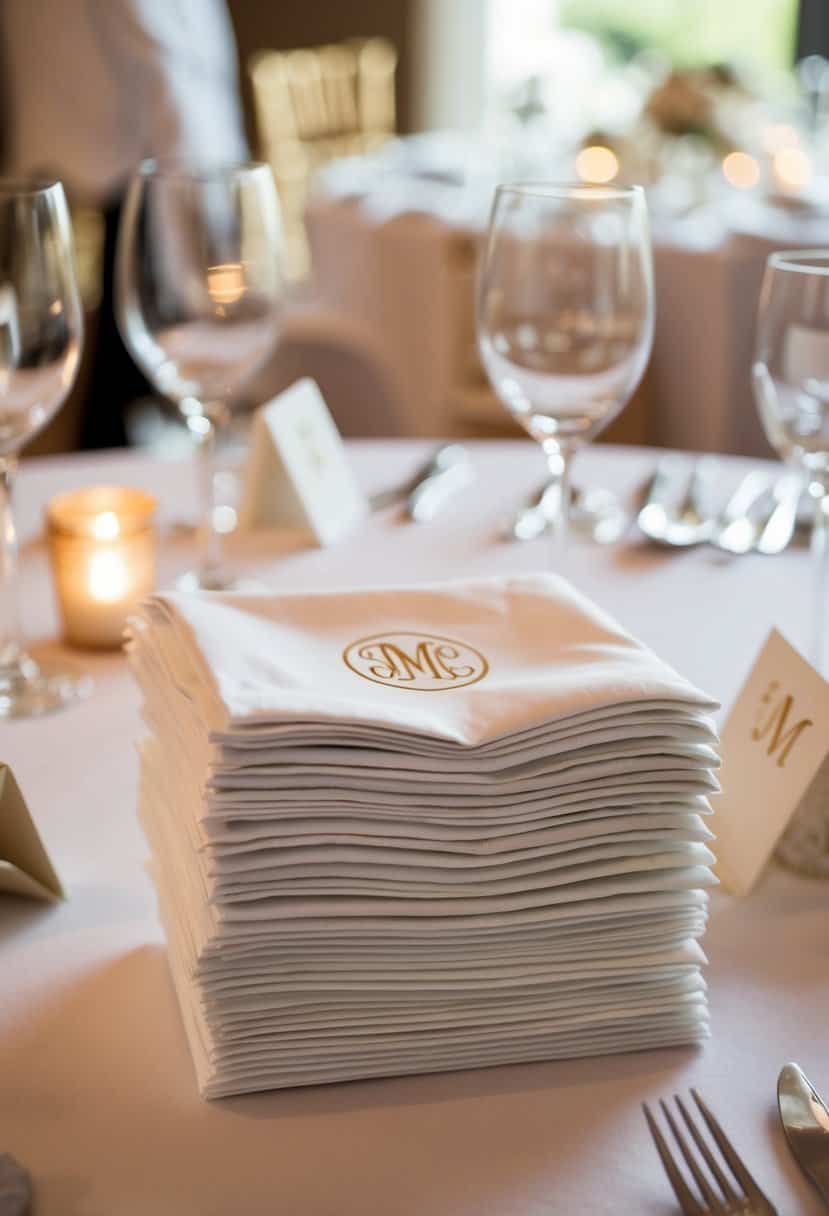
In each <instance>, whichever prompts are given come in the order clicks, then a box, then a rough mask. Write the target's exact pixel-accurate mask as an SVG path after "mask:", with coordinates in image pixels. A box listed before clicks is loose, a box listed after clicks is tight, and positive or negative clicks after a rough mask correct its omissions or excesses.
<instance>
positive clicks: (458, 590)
mask: <svg viewBox="0 0 829 1216" xmlns="http://www.w3.org/2000/svg"><path fill="white" fill-rule="evenodd" d="M128 649H129V654H130V658H131V661H132V664H133V668H134V671H135V674H136V677H137V679H138V681H139V683H140V685H141V687H142V689H143V692H144V706H143V716H144V719H145V722H146V724H147V727H148V729H149V732H150V737H149V738H148V739H147V740H145V742H144V743H143V744H142V746H141V783H140V806H139V811H140V818H141V821H142V824H143V827H144V830H145V832H146V835H147V838H148V841H149V843H150V848H151V852H152V855H153V861H152V866H151V869H152V874H153V877H154V880H155V883H156V887H157V890H158V897H159V907H160V912H161V918H162V921H163V924H164V927H165V931H166V934H167V939H168V943H169V951H170V962H171V970H172V974H173V979H174V983H175V987H176V991H177V994H178V998H179V1004H180V1006H181V1010H182V1016H183V1019H184V1023H185V1027H186V1030H187V1035H188V1039H189V1042H190V1047H191V1051H192V1054H193V1059H194V1062H195V1066H196V1072H197V1076H198V1081H199V1086H200V1088H201V1090H202V1092H203V1093H204V1094H205V1095H207V1096H209V1097H216V1096H220V1095H223V1094H229V1093H241V1092H245V1091H247V1090H255V1089H262V1088H268V1087H279V1086H285V1085H296V1084H303V1083H309V1084H310V1083H319V1082H328V1081H337V1080H345V1079H348V1078H351V1077H366V1076H380V1075H393V1074H403V1073H407V1072H421V1071H427V1070H442V1069H449V1068H461V1067H472V1066H480V1065H488V1064H495V1063H506V1062H509V1061H513V1060H530V1059H554V1058H567V1057H570V1056H577V1055H581V1054H596V1053H600V1052H605V1051H608V1052H609V1051H621V1050H636V1049H639V1048H644V1047H654V1046H660V1045H669V1044H675V1043H688V1042H697V1041H699V1040H701V1039H702V1038H704V1037H705V1036H706V1035H707V1033H708V1014H707V1005H706V996H705V982H704V980H703V979H702V976H701V971H700V968H701V967H702V966H703V965H704V963H705V956H704V954H703V952H702V950H701V949H700V947H699V945H698V944H697V942H696V939H697V938H698V937H699V936H700V935H701V933H702V932H703V930H704V928H705V921H706V911H707V898H706V894H705V888H706V887H708V886H710V885H711V884H712V883H713V882H714V879H713V876H712V873H711V870H710V868H709V867H710V864H711V862H712V861H713V856H712V854H711V852H710V851H709V848H708V844H709V842H710V840H711V832H710V831H709V830H708V828H707V827H706V826H705V822H704V817H705V816H706V815H707V814H708V813H709V810H710V808H709V806H708V803H707V795H709V794H711V793H714V792H716V790H717V788H718V787H717V781H716V777H715V775H714V769H715V768H716V766H717V763H718V758H717V753H716V743H717V739H716V733H715V729H714V726H713V724H712V721H711V717H710V714H711V711H712V710H713V709H714V708H715V706H714V703H713V702H712V701H711V700H710V699H709V698H707V697H705V696H704V695H703V694H701V693H699V692H697V690H695V689H694V688H693V687H692V686H691V685H690V684H688V683H687V682H686V681H685V680H683V679H682V678H681V677H680V676H678V675H677V674H676V673H675V672H673V671H671V669H670V668H668V667H667V666H666V665H665V664H664V663H662V662H661V661H660V660H659V659H658V658H656V656H654V655H653V654H652V653H651V652H650V651H649V650H647V648H645V647H644V646H642V645H641V644H640V643H638V642H637V641H635V639H633V638H631V637H630V636H629V635H628V634H627V633H625V632H624V631H623V630H621V629H620V628H619V627H618V626H617V625H615V624H614V622H613V621H611V620H609V619H608V618H607V617H606V616H605V615H604V614H603V613H602V612H600V611H599V610H598V609H597V608H595V606H593V605H592V604H590V603H589V602H588V601H586V600H584V599H583V598H582V597H581V596H579V595H578V593H577V592H575V591H574V590H573V589H572V588H571V587H569V586H568V585H567V584H566V583H564V582H563V581H561V580H560V579H557V578H554V577H552V576H547V575H534V576H527V577H519V578H506V579H487V580H475V581H470V582H458V583H451V584H446V585H442V586H438V585H435V586H425V587H424V586H421V587H408V588H387V589H381V590H377V589H374V590H366V591H342V592H331V593H328V594H322V595H320V594H315V595H300V594H293V595H283V596H235V595H214V594H210V595H207V596H205V595H194V596H177V595H166V596H158V597H155V598H154V599H152V600H151V601H149V602H148V604H146V605H145V606H144V608H143V609H142V610H141V612H140V613H138V614H137V615H136V617H135V618H134V619H133V621H132V626H131V638H130V642H129V646H128Z"/></svg>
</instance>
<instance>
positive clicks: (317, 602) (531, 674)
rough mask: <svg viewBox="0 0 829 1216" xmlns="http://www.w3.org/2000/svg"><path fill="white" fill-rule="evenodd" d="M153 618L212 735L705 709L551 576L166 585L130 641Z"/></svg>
mask: <svg viewBox="0 0 829 1216" xmlns="http://www.w3.org/2000/svg"><path fill="white" fill-rule="evenodd" d="M149 624H152V626H153V639H154V641H155V643H156V644H157V646H158V651H157V654H156V656H155V659H154V662H155V664H156V672H158V671H160V670H162V669H163V671H164V672H165V674H166V676H167V678H168V679H170V680H171V681H172V682H173V684H175V685H176V686H177V687H179V688H181V689H182V690H183V691H184V692H186V694H187V695H188V696H189V697H191V698H192V699H193V701H194V703H195V704H196V706H197V707H198V709H199V711H200V713H201V714H202V716H203V718H204V720H205V721H206V722H207V724H208V726H209V728H210V730H211V731H213V732H214V733H216V734H217V735H218V737H221V735H222V734H230V733H234V732H237V733H238V732H244V730H245V729H246V728H256V727H259V728H266V727H267V728H270V729H271V730H272V729H273V728H277V729H278V728H279V726H280V725H288V724H290V725H291V726H292V729H293V730H294V731H296V727H297V724H311V723H313V724H316V725H319V724H322V723H328V724H331V723H336V724H337V725H338V726H340V725H346V724H351V725H352V727H356V726H359V727H362V728H367V732H368V733H366V738H370V732H371V731H374V732H376V731H378V730H397V731H400V732H403V733H406V734H414V735H417V736H420V735H425V736H427V737H429V738H432V739H437V740H441V741H443V742H445V743H454V744H459V745H461V746H463V747H475V746H480V745H481V744H485V743H490V742H493V741H495V740H498V739H503V738H504V737H507V736H510V735H512V734H514V733H516V732H519V731H525V730H528V729H530V728H532V727H535V726H538V725H540V724H544V723H550V722H561V721H563V720H564V719H567V718H568V717H570V716H571V715H574V714H581V715H584V716H585V717H583V718H582V725H585V724H586V721H587V720H588V719H587V718H586V715H589V714H590V713H591V712H593V711H596V710H599V711H601V710H603V709H605V708H606V707H607V706H623V705H631V706H638V707H642V708H647V707H648V706H649V704H651V703H653V704H656V705H658V706H661V705H667V706H674V707H676V708H678V709H684V710H687V711H688V712H689V713H691V712H696V713H697V714H698V715H700V716H704V715H706V714H709V713H710V712H711V711H712V710H713V709H715V708H716V703H715V702H713V701H712V700H711V699H710V698H708V697H706V696H704V695H703V694H702V693H700V692H698V691H697V690H696V689H695V688H693V686H692V685H690V684H689V683H688V682H687V681H686V680H684V679H682V678H681V677H680V676H679V675H677V674H676V673H675V672H674V671H672V670H671V668H670V667H668V666H667V664H665V663H663V662H662V661H661V660H660V659H658V658H657V657H656V656H655V655H654V654H653V653H652V652H651V651H650V650H648V649H647V648H646V647H644V646H643V645H642V644H641V643H639V642H637V641H636V640H635V639H634V638H632V637H631V636H630V635H629V634H627V633H626V632H624V631H623V630H622V629H620V628H619V626H618V625H616V624H615V622H614V621H612V620H611V619H610V618H609V617H607V616H606V615H605V614H604V613H603V612H602V611H601V610H600V609H598V608H596V607H595V605H593V604H592V603H590V601H588V600H587V599H585V598H584V597H583V596H581V595H580V594H579V593H578V592H576V591H575V590H574V589H573V588H572V587H570V586H569V584H567V583H566V582H564V580H562V579H560V578H557V577H555V576H553V575H546V574H534V575H526V576H517V577H509V578H493V579H480V580H469V581H463V582H460V581H459V582H457V583H446V584H436V585H424V586H414V587H394V588H381V589H378V588H370V589H366V590H359V591H332V592H328V593H326V592H323V593H315V594H293V595H282V596H274V595H261V596H257V595H244V596H242V595H234V594H231V593H220V594H216V593H213V592H211V593H209V594H191V595H184V594H180V595H174V594H167V595H164V596H156V597H154V598H153V599H152V600H150V601H149V602H148V603H147V604H146V605H145V606H144V608H143V612H142V613H141V614H140V615H139V616H138V617H136V618H133V622H132V631H133V638H134V641H133V643H132V647H133V648H136V647H137V648H139V649H141V643H142V641H144V642H146V641H147V640H148V638H147V626H148V625H149ZM435 639H438V641H435ZM384 647H386V648H387V649H386V650H384ZM389 656H391V657H389ZM390 664H391V665H390ZM386 672H388V678H385V675H384V673H386ZM452 673H454V674H452ZM150 678H152V677H150ZM465 681H468V682H465Z"/></svg>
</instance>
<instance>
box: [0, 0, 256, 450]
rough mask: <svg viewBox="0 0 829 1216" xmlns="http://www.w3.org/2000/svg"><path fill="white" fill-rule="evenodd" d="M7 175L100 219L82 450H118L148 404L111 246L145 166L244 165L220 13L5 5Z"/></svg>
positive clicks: (197, 1)
mask: <svg viewBox="0 0 829 1216" xmlns="http://www.w3.org/2000/svg"><path fill="white" fill-rule="evenodd" d="M0 51H2V121H3V128H4V130H3V145H2V146H3V153H4V157H3V159H4V166H3V168H4V172H5V173H6V174H7V175H8V176H10V177H19V178H32V177H41V178H42V177H44V176H45V177H50V178H59V179H60V180H61V181H62V182H63V184H64V187H65V188H66V191H67V194H68V196H69V199H70V204H71V205H72V206H75V207H83V208H94V209H95V210H97V211H98V212H100V214H101V215H102V217H103V249H102V258H101V262H102V265H101V293H100V306H99V321H98V326H97V336H96V338H95V347H94V354H93V362H92V368H91V375H90V383H89V388H88V391H87V394H86V401H85V405H84V410H83V417H82V422H81V431H80V445H81V446H82V447H89V448H101V447H113V446H118V445H120V444H123V443H124V442H125V430H124V411H125V409H126V407H127V406H128V405H129V404H130V403H131V402H132V401H134V400H135V399H136V398H137V397H140V396H143V395H146V394H147V393H148V392H149V391H150V390H149V386H148V385H147V383H146V381H145V380H144V379H143V377H142V376H141V374H140V372H139V371H138V369H137V368H136V367H135V364H134V363H133V361H132V359H131V358H130V355H129V354H128V352H127V350H126V348H125V347H124V344H123V342H122V341H121V336H120V334H119V332H118V329H117V326H116V323H115V315H114V302H113V272H114V260H115V242H116V235H117V230H118V221H119V216H120V211H121V205H122V202H123V198H124V194H125V191H126V187H127V184H128V182H129V178H130V175H131V173H132V171H133V169H134V168H135V167H136V165H137V164H139V163H140V161H142V160H144V159H145V158H146V157H151V156H152V157H159V158H166V157H175V158H178V159H182V160H184V161H186V162H188V163H190V164H192V165H195V166H197V167H200V168H203V167H210V166H215V165H227V164H232V163H235V162H238V161H243V160H245V159H246V158H247V156H248V150H247V145H246V141H245V136H244V131H243V125H242V115H241V106H240V101H239V89H238V73H237V61H236V47H235V41H234V35H233V29H232V26H231V23H230V18H229V16H228V13H227V9H226V7H225V3H224V0H2V3H0Z"/></svg>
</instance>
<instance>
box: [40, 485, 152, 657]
mask: <svg viewBox="0 0 829 1216" xmlns="http://www.w3.org/2000/svg"><path fill="white" fill-rule="evenodd" d="M156 505H157V504H156V500H155V499H154V498H152V497H151V496H150V495H149V494H145V493H143V491H141V490H131V489H126V488H120V487H117V486H97V487H95V488H94V489H87V490H76V491H73V492H72V493H69V494H61V495H59V496H58V497H57V498H53V499H52V501H51V502H50V503H49V506H48V509H47V514H46V519H47V533H48V538H49V555H50V558H51V561H52V570H53V574H54V579H55V588H56V591H57V598H58V604H59V606H60V612H61V617H62V620H63V634H64V637H65V638H66V640H67V641H68V642H72V643H74V644H75V645H77V646H91V647H101V648H110V647H116V646H120V645H121V640H122V635H123V631H124V623H125V621H126V619H127V614H128V613H129V612H130V610H131V609H132V608H133V607H134V605H135V604H137V603H138V601H139V600H141V599H143V597H144V596H145V595H147V594H149V592H150V591H152V589H153V585H154V583H155V535H154V532H153V526H152V521H153V513H154V512H155V508H156Z"/></svg>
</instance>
